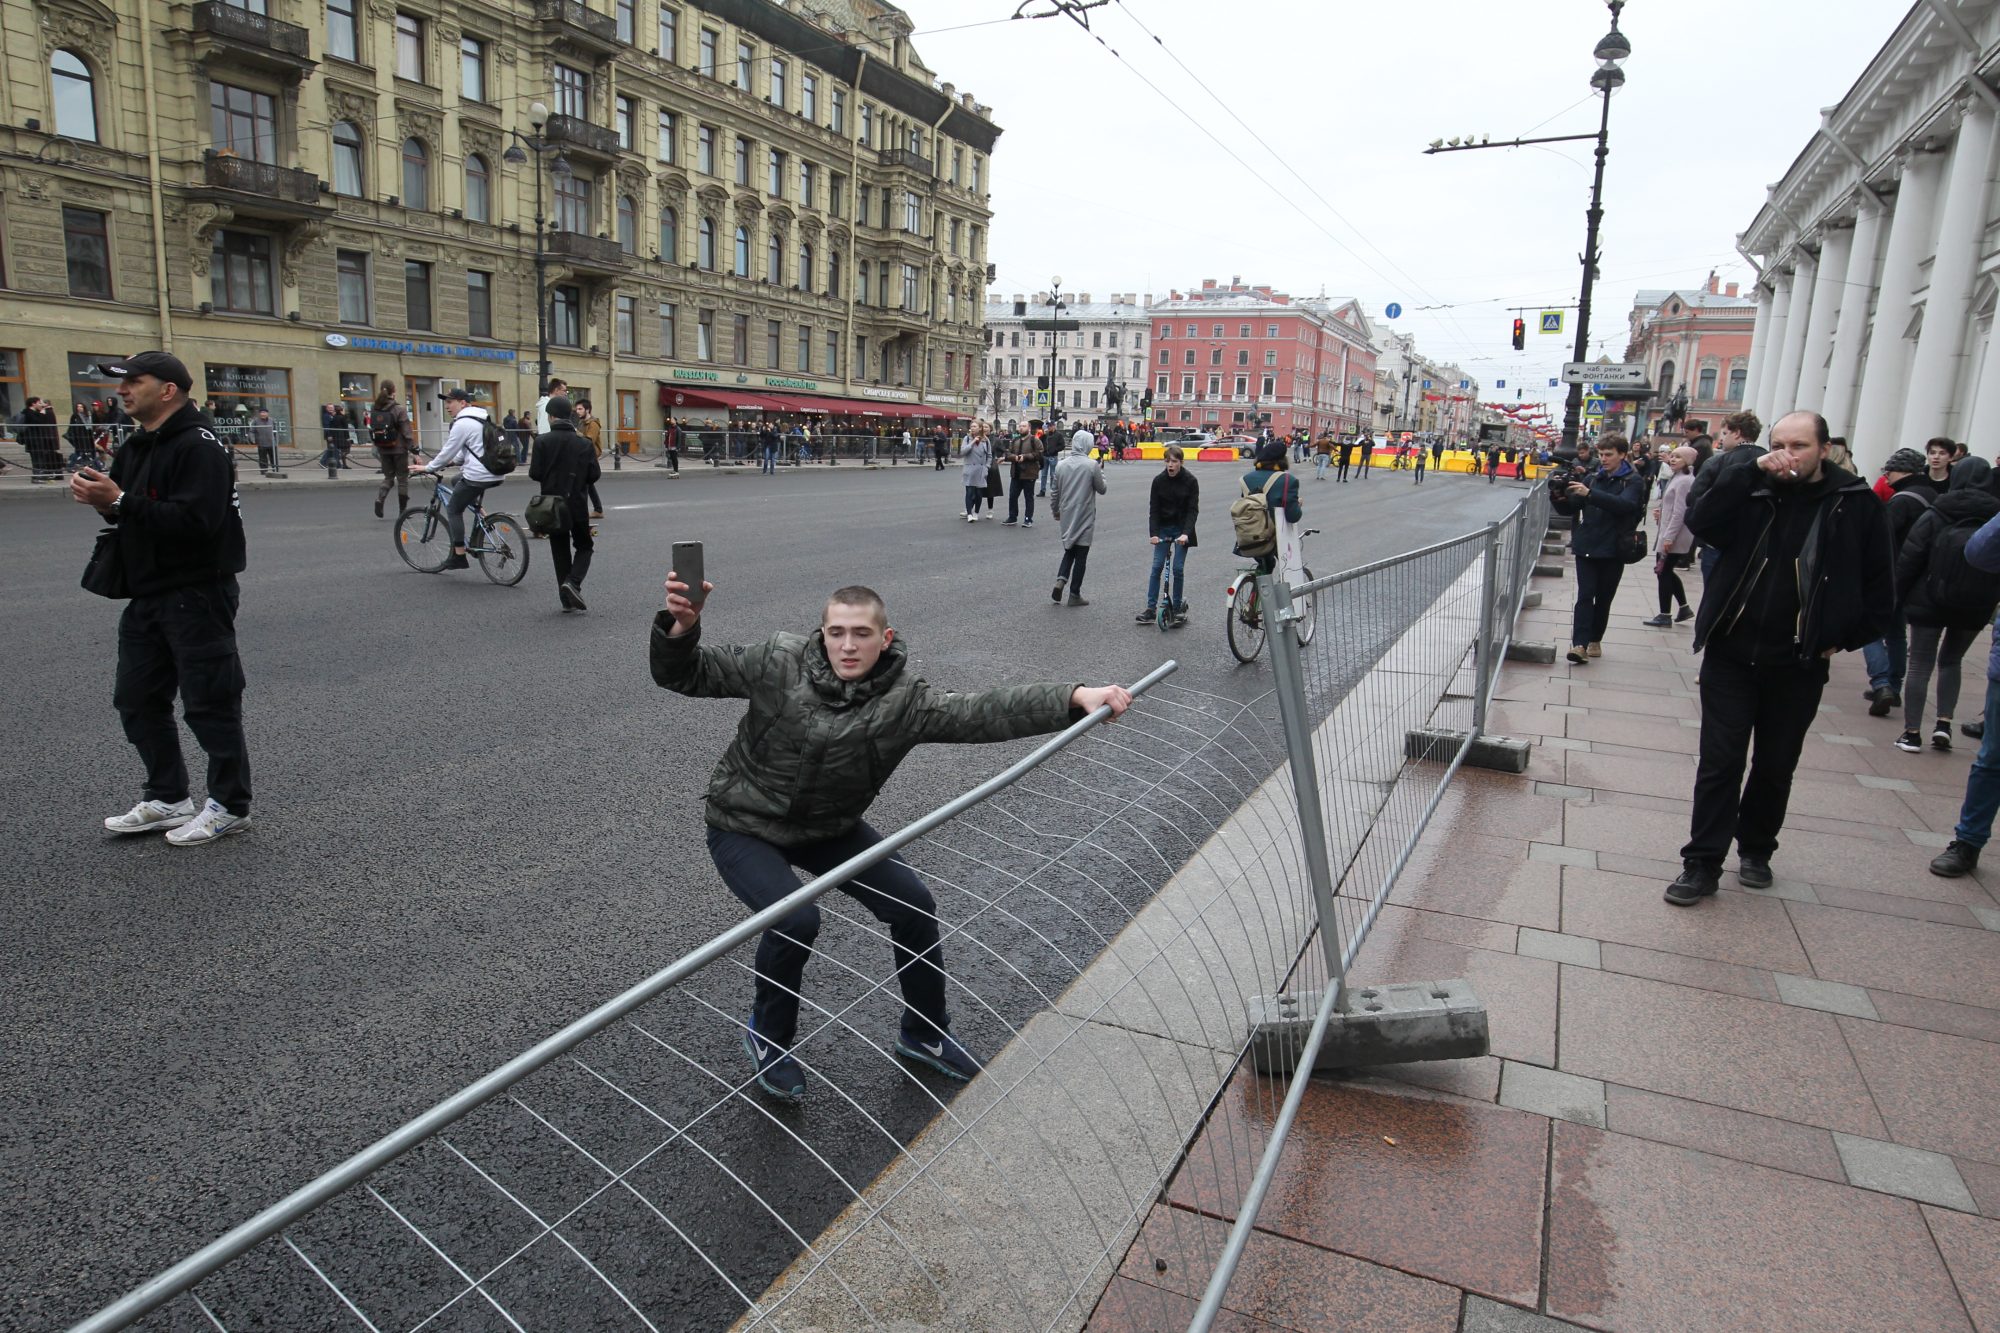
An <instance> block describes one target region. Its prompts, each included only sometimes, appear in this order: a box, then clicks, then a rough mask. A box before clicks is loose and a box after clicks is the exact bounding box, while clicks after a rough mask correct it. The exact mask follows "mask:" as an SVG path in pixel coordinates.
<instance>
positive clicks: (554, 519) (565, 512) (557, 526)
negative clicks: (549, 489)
mask: <svg viewBox="0 0 2000 1333" xmlns="http://www.w3.org/2000/svg"><path fill="white" fill-rule="evenodd" d="M521 517H522V518H523V519H525V520H526V521H527V524H528V531H530V532H533V533H537V534H539V535H541V536H543V537H546V536H548V535H549V534H550V533H552V532H568V531H569V501H568V499H567V498H566V497H564V496H560V495H537V496H535V497H533V498H532V499H530V500H529V501H528V507H527V509H526V510H524V511H523V512H522V515H521Z"/></svg>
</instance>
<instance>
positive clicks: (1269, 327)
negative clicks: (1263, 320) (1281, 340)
mask: <svg viewBox="0 0 2000 1333" xmlns="http://www.w3.org/2000/svg"><path fill="white" fill-rule="evenodd" d="M1264 336H1265V337H1266V338H1275V337H1277V336H1278V326H1277V325H1276V324H1266V325H1265V326H1264Z"/></svg>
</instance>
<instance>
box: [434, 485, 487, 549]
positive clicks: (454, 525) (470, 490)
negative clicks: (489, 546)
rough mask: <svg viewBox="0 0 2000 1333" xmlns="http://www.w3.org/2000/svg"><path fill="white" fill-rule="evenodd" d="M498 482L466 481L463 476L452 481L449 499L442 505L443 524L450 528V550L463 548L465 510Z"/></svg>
mask: <svg viewBox="0 0 2000 1333" xmlns="http://www.w3.org/2000/svg"><path fill="white" fill-rule="evenodd" d="M499 484H500V483H499V482H497V481H467V480H466V479H465V478H464V477H460V478H459V479H458V480H457V481H455V482H453V483H452V487H451V501H450V502H449V503H448V504H446V505H445V507H444V521H445V526H446V527H448V528H450V529H451V549H452V550H454V551H462V550H464V549H465V511H466V510H468V509H470V508H472V506H473V505H475V504H477V503H478V501H479V497H480V496H482V495H484V494H486V492H488V491H490V490H492V489H493V488H494V487H495V486H498V485H499Z"/></svg>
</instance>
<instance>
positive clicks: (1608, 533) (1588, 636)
mask: <svg viewBox="0 0 2000 1333" xmlns="http://www.w3.org/2000/svg"><path fill="white" fill-rule="evenodd" d="M1631 448H1632V446H1631V445H1630V444H1628V443H1627V442H1626V439H1625V437H1624V436H1623V435H1600V436H1599V437H1598V439H1597V456H1598V460H1599V461H1598V466H1597V470H1596V471H1595V472H1593V473H1591V474H1590V477H1589V480H1588V481H1573V482H1571V483H1570V485H1569V488H1568V493H1567V494H1565V495H1562V496H1558V497H1553V498H1554V499H1555V500H1556V507H1557V509H1559V510H1560V511H1561V512H1563V513H1566V514H1574V515H1576V528H1575V530H1574V531H1572V532H1571V533H1570V535H1569V549H1570V554H1572V555H1574V556H1575V557H1576V609H1575V610H1574V611H1573V612H1572V613H1571V616H1570V632H1569V660H1570V661H1571V662H1572V663H1575V664H1578V665H1582V664H1583V663H1585V662H1588V661H1589V660H1590V659H1592V658H1594V657H1602V656H1603V655H1604V631H1605V628H1606V627H1607V626H1609V625H1610V623H1611V600H1612V598H1614V597H1615V596H1617V594H1618V584H1619V583H1620V582H1621V581H1622V580H1623V579H1624V577H1625V559H1624V548H1625V545H1626V543H1628V542H1630V541H1632V540H1634V539H1635V538H1636V539H1637V540H1639V541H1640V542H1642V543H1643V541H1644V540H1645V539H1644V538H1643V537H1639V536H1638V528H1639V522H1640V520H1641V519H1643V518H1644V517H1645V516H1646V483H1645V482H1644V481H1642V480H1640V477H1639V473H1638V471H1637V469H1635V468H1634V467H1633V466H1632V463H1631V460H1630V457H1629V455H1630V453H1631ZM1497 456H1498V455H1497V453H1495V452H1494V451H1492V450H1489V451H1488V452H1487V458H1488V460H1489V462H1488V475H1489V476H1490V475H1491V468H1492V463H1491V461H1490V460H1492V459H1494V458H1496V457H1497ZM1639 549H1640V552H1643V551H1644V550H1645V547H1644V546H1643V545H1642V546H1641V547H1640V548H1639ZM1641 558H1642V559H1643V558H1644V557H1643V555H1641Z"/></svg>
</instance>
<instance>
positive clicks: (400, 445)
mask: <svg viewBox="0 0 2000 1333" xmlns="http://www.w3.org/2000/svg"><path fill="white" fill-rule="evenodd" d="M368 423H369V424H368V438H369V439H370V440H371V441H373V442H374V445H375V457H376V458H377V459H378V460H380V462H381V464H382V486H381V489H379V490H377V491H376V492H375V517H377V518H380V517H382V502H383V501H385V500H387V499H388V498H389V488H390V487H391V486H394V487H395V488H396V513H397V514H399V515H400V514H401V513H402V512H403V511H404V510H405V509H408V508H409V507H410V460H411V456H412V455H413V454H415V453H416V451H417V432H416V428H415V427H414V426H412V425H411V424H410V413H409V409H408V408H406V407H404V406H403V405H402V404H401V403H399V402H397V401H396V382H395V381H394V380H390V379H384V380H383V381H382V387H381V388H379V389H377V390H376V391H375V403H374V406H373V408H372V410H371V411H370V412H369V414H368Z"/></svg>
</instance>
